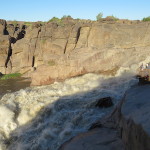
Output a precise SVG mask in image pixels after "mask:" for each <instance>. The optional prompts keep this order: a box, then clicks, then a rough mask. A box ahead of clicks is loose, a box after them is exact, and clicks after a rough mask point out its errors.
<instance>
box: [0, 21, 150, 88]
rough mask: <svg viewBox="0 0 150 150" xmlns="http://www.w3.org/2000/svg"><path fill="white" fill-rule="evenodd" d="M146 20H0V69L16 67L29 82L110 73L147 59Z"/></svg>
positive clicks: (9, 70)
mask: <svg viewBox="0 0 150 150" xmlns="http://www.w3.org/2000/svg"><path fill="white" fill-rule="evenodd" d="M149 24H150V23H149V22H140V21H121V20H119V21H112V20H110V21H109V20H102V21H99V22H95V21H89V20H74V19H64V20H61V22H60V23H55V22H47V23H40V22H37V23H30V24H27V23H22V22H18V23H17V24H15V25H14V23H12V22H6V21H4V20H3V21H1V22H0V37H1V38H0V39H1V40H0V43H1V45H0V49H1V50H0V57H1V59H0V72H2V73H5V74H7V73H14V72H19V73H21V74H23V75H24V76H28V77H31V78H32V85H43V84H50V83H52V82H54V81H59V80H64V79H66V78H70V77H74V76H78V75H82V74H85V73H89V72H94V73H101V74H106V75H114V74H116V72H117V71H118V70H119V69H122V68H123V69H128V70H132V71H135V70H136V69H137V68H138V67H139V63H141V62H144V61H148V62H149V61H150V57H149V55H148V54H149V51H150V36H149V32H150V26H149Z"/></svg>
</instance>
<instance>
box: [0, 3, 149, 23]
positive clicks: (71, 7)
mask: <svg viewBox="0 0 150 150" xmlns="http://www.w3.org/2000/svg"><path fill="white" fill-rule="evenodd" d="M0 6H1V7H0V19H6V20H18V21H48V20H49V19H51V18H52V17H54V16H55V17H59V18H61V17H62V16H63V15H71V16H72V17H73V18H81V19H91V20H95V19H96V15H97V14H98V13H100V12H103V15H104V17H106V16H110V15H114V16H116V17H118V18H120V19H131V20H140V19H142V18H143V17H147V16H150V0H24V1H23V0H1V1H0Z"/></svg>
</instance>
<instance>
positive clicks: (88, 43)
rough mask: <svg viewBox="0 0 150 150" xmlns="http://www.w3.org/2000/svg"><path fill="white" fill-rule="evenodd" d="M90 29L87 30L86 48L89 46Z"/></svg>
mask: <svg viewBox="0 0 150 150" xmlns="http://www.w3.org/2000/svg"><path fill="white" fill-rule="evenodd" d="M91 29H92V28H91V27H90V29H89V32H88V35H87V43H86V46H87V47H88V45H89V42H88V41H89V36H90V32H91Z"/></svg>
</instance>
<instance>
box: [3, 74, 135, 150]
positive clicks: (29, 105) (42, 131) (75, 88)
mask: <svg viewBox="0 0 150 150" xmlns="http://www.w3.org/2000/svg"><path fill="white" fill-rule="evenodd" d="M11 82H12V84H11V87H12V88H6V87H9V86H3V85H5V84H3V85H2V86H1V87H5V90H4V91H3V90H2V91H3V93H4V92H6V91H7V90H11V91H13V90H18V89H19V88H23V87H27V86H28V85H29V83H23V82H22V81H16V82H15V80H14V81H11ZM13 84H14V86H13ZM18 84H20V85H18ZM135 84H137V80H136V79H135V78H134V76H133V75H130V74H123V75H120V76H117V77H110V76H109V77H106V76H102V75H98V74H92V73H90V74H86V75H83V76H80V77H75V78H72V79H67V80H65V81H64V82H55V83H54V84H51V85H47V86H37V87H27V88H25V89H21V90H19V91H16V92H13V93H7V94H5V95H4V96H3V97H2V98H1V100H0V149H1V150H6V149H9V150H37V149H39V150H45V149H47V150H57V149H58V148H59V147H60V146H61V144H63V143H64V142H65V141H67V140H69V139H70V138H72V137H73V136H75V135H77V134H79V133H81V132H85V131H87V130H88V129H89V128H90V126H91V125H92V124H93V123H94V122H96V121H97V120H99V119H100V118H101V117H103V116H104V115H106V114H107V113H109V112H110V111H112V109H113V108H114V107H110V108H97V107H95V104H96V103H97V101H98V100H99V99H100V98H103V97H106V96H110V97H112V99H113V103H114V104H116V103H118V101H120V100H121V99H122V97H123V95H124V93H125V91H126V90H127V89H129V88H130V87H131V86H133V85H135ZM7 85H8V84H7ZM8 92H9V91H8Z"/></svg>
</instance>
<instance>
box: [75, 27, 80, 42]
mask: <svg viewBox="0 0 150 150" xmlns="http://www.w3.org/2000/svg"><path fill="white" fill-rule="evenodd" d="M80 31H81V27H80V28H79V29H78V31H77V39H76V44H77V43H78V40H79V37H80Z"/></svg>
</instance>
